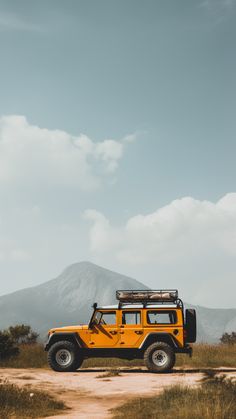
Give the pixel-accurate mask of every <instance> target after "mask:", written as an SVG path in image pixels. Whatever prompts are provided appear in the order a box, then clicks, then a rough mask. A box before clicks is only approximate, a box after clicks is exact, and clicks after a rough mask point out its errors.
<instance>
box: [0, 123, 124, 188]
mask: <svg viewBox="0 0 236 419" xmlns="http://www.w3.org/2000/svg"><path fill="white" fill-rule="evenodd" d="M125 138H126V137H125ZM125 147H126V141H123V140H120V141H116V140H112V139H105V140H104V141H101V142H94V141H92V140H91V139H90V138H89V137H87V136H86V135H84V134H81V135H79V136H77V137H76V136H73V135H70V134H69V133H67V132H65V131H61V130H49V129H45V128H40V127H38V126H35V125H30V124H29V123H28V121H27V120H26V118H25V117H24V116H17V115H11V116H4V117H2V118H1V119H0V185H7V186H8V187H9V185H11V184H12V185H15V186H18V185H20V186H33V187H35V188H38V187H40V186H43V187H45V188H47V187H51V186H53V187H55V186H58V187H63V186H64V187H78V188H80V189H83V190H89V189H93V188H96V187H98V186H99V185H100V184H101V182H102V181H103V179H104V178H105V177H108V176H111V173H113V172H114V171H115V170H116V169H117V167H118V165H119V161H120V159H121V158H122V155H123V152H124V148H125Z"/></svg>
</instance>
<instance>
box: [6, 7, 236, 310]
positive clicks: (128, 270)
mask: <svg viewBox="0 0 236 419" xmlns="http://www.w3.org/2000/svg"><path fill="white" fill-rule="evenodd" d="M235 19H236V1H235V0H192V1H191V0H179V1H176V0H166V1H161V0H160V1H158V0H146V1H141V0H140V1H139V0H119V1H118V0H99V1H98V0H87V1H86V2H85V1H82V0H81V1H80V0H69V1H66V0H50V1H47V0H41V1H40V2H36V1H35V2H32V1H31V0H21V1H20V2H19V1H18V0H10V1H9V0H0V60H1V63H0V64H1V65H0V284H1V288H0V294H6V293H8V292H12V291H14V290H17V289H21V288H24V287H28V286H33V285H34V284H38V283H40V282H44V281H46V280H48V279H51V278H53V277H55V276H57V275H58V274H59V273H60V271H61V270H62V269H64V267H66V266H67V265H69V264H71V263H74V262H77V261H82V260H90V261H92V262H94V263H98V264H100V265H102V266H104V267H107V268H110V269H112V270H115V271H118V272H121V273H123V274H126V275H129V276H132V277H135V278H137V279H139V280H141V281H143V282H144V283H146V284H147V285H150V286H152V287H155V288H159V287H177V288H179V289H180V292H181V295H182V296H183V297H184V298H185V299H186V300H187V301H189V302H192V303H198V304H201V305H206V306H209V307H235V298H234V295H233V290H234V292H235V293H236V184H235V181H236V164H235V156H236V137H235V134H236V115H235V110H236V76H235V74H236V51H235V39H236V25H235Z"/></svg>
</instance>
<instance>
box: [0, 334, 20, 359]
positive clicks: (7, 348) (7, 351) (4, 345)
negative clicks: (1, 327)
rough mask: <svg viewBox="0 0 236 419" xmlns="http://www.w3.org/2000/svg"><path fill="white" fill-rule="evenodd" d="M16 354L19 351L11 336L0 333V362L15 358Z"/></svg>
mask: <svg viewBox="0 0 236 419" xmlns="http://www.w3.org/2000/svg"><path fill="white" fill-rule="evenodd" d="M18 353H19V349H18V347H17V346H16V344H15V341H14V340H13V339H12V336H11V335H9V333H7V332H1V331H0V361H2V360H6V359H9V358H11V357H13V356H16V355H17V354H18Z"/></svg>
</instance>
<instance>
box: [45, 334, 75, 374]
mask: <svg viewBox="0 0 236 419" xmlns="http://www.w3.org/2000/svg"><path fill="white" fill-rule="evenodd" d="M82 362H83V357H82V355H81V354H80V352H79V350H78V349H77V348H76V346H75V344H74V343H72V342H69V341H60V342H56V343H54V345H52V346H51V348H50V349H49V351H48V363H49V365H50V367H51V368H52V369H53V370H54V371H59V372H69V371H76V370H77V369H78V368H79V367H80V366H81V365H82Z"/></svg>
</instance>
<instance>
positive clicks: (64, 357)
mask: <svg viewBox="0 0 236 419" xmlns="http://www.w3.org/2000/svg"><path fill="white" fill-rule="evenodd" d="M56 361H57V363H58V365H60V366H61V367H66V366H68V365H69V364H70V363H71V361H72V355H71V353H70V351H68V350H67V349H60V350H59V351H57V353H56Z"/></svg>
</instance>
